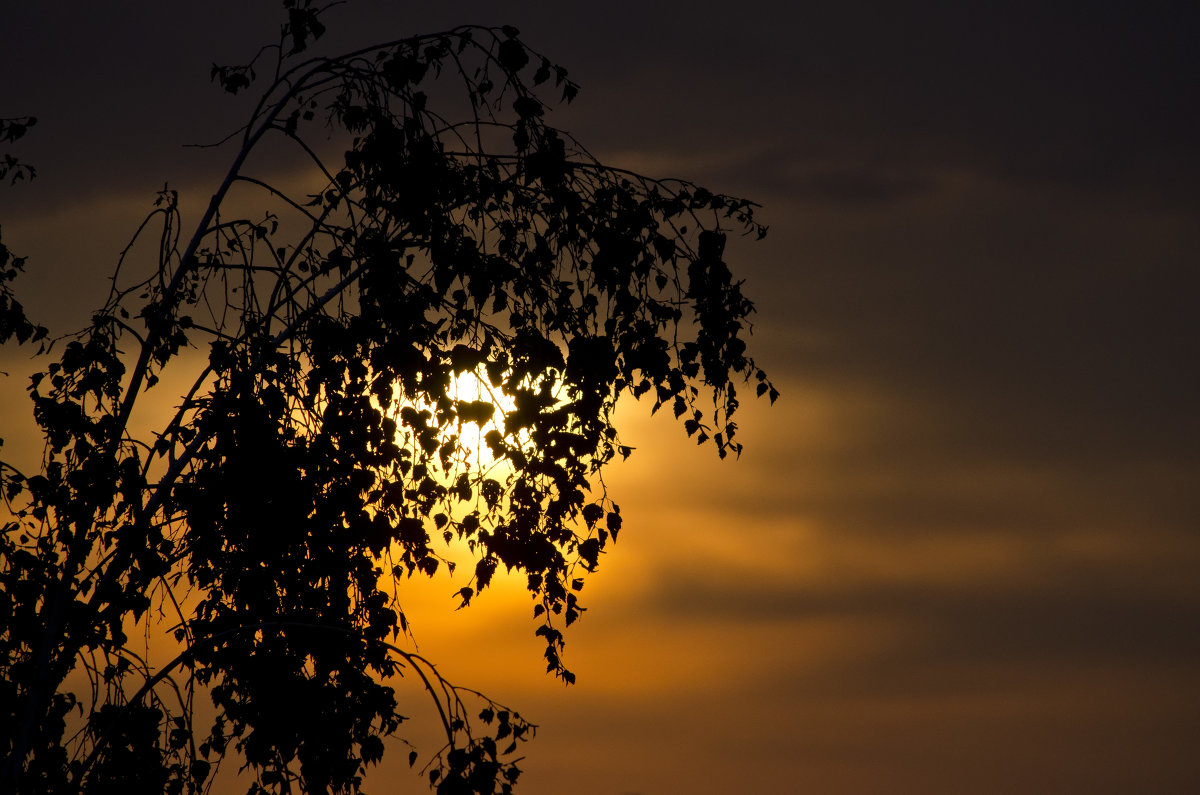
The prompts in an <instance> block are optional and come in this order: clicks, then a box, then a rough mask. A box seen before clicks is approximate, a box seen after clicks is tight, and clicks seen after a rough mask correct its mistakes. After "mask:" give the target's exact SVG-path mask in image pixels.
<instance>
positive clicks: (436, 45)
mask: <svg viewBox="0 0 1200 795" xmlns="http://www.w3.org/2000/svg"><path fill="white" fill-rule="evenodd" d="M284 5H285V7H287V10H288V23H287V25H285V26H284V28H283V35H282V37H281V39H280V42H279V44H278V45H277V46H274V47H270V48H264V50H263V51H262V52H261V53H260V54H259V56H258V57H257V58H256V59H255V61H253V62H251V63H250V64H247V65H244V66H232V67H230V66H222V67H218V66H214V67H213V72H212V74H213V78H214V79H215V80H216V81H217V82H218V83H219V84H220V85H221V86H222V87H223V88H224V89H225V90H227V91H229V92H233V93H236V92H238V91H241V90H245V89H247V88H249V87H251V85H253V84H254V82H255V80H256V78H257V73H258V72H259V71H267V70H268V69H270V71H271V72H272V77H271V79H270V82H269V85H268V86H267V87H266V89H265V91H264V92H263V94H262V98H261V100H260V101H259V102H258V104H257V105H256V107H255V109H254V111H253V114H252V116H251V118H250V119H249V121H248V123H247V124H246V126H245V127H244V128H242V129H241V130H239V131H238V132H237V133H236V134H235V135H234V136H231V139H230V141H232V142H233V143H232V145H233V146H235V147H236V151H235V153H234V155H233V159H232V163H231V165H230V167H229V169H228V172H227V173H226V175H225V178H224V180H223V182H222V183H221V184H220V187H219V188H218V189H217V191H216V193H215V194H214V195H213V197H212V200H211V202H210V203H209V205H208V208H207V210H206V211H205V212H204V214H203V215H202V217H201V218H200V219H199V220H198V221H197V222H196V223H195V225H194V227H193V229H194V231H192V232H191V234H190V236H187V235H185V233H184V227H183V219H182V217H181V214H180V212H179V209H178V205H177V195H176V193H175V192H174V191H172V190H170V189H167V188H164V190H163V191H162V192H161V193H160V194H159V195H158V197H157V200H156V201H155V206H154V209H153V211H152V212H151V213H150V215H149V216H148V217H147V219H146V220H145V222H143V224H142V226H141V227H140V228H139V230H138V232H137V234H136V235H135V236H134V241H138V240H142V241H143V242H144V241H145V239H147V238H148V237H150V236H151V235H153V236H154V238H155V240H154V242H153V245H154V247H155V248H156V250H157V263H156V267H153V268H150V269H147V270H148V272H146V273H143V274H139V275H130V271H131V270H132V269H133V267H134V266H133V264H132V262H133V260H134V259H135V254H134V252H135V251H141V250H142V249H141V248H135V247H134V244H133V243H131V244H130V248H129V249H127V250H126V253H125V254H123V255H122V257H121V259H120V261H119V262H118V263H117V266H116V269H115V271H114V273H113V277H112V288H111V291H110V293H109V295H108V298H107V300H106V301H105V302H104V304H103V306H101V307H100V308H99V309H98V310H97V311H96V312H95V314H94V315H93V316H92V320H91V324H90V325H89V326H88V327H87V328H85V329H84V330H82V331H80V332H78V333H75V334H71V335H67V336H65V337H60V338H57V339H55V340H54V341H53V342H52V343H50V342H48V341H47V340H46V339H44V338H45V337H46V331H45V329H43V328H41V327H39V326H37V325H35V324H34V323H32V322H31V321H30V320H29V319H27V318H26V316H25V313H24V311H23V309H22V307H21V305H20V304H19V303H17V302H16V301H15V299H14V298H13V296H12V292H11V289H10V284H9V282H10V281H11V280H12V278H13V277H15V276H16V275H17V272H18V271H20V270H21V266H22V265H23V261H22V260H20V259H18V258H15V257H13V256H11V255H10V253H9V252H8V251H7V249H5V248H3V247H2V246H0V341H7V340H9V339H11V338H15V339H16V340H17V341H18V342H21V343H24V342H26V341H30V340H32V341H34V342H36V341H38V340H41V341H42V345H43V349H44V350H45V351H51V352H57V358H56V360H54V361H53V362H52V363H50V364H48V365H47V366H46V367H45V369H44V371H43V372H40V373H38V374H36V375H34V376H33V377H32V380H31V383H30V387H29V393H30V397H31V400H32V402H33V408H34V416H35V419H36V422H37V423H38V425H39V426H40V428H41V430H42V433H43V435H44V438H45V451H44V455H43V460H42V465H41V468H40V471H39V472H38V473H37V474H33V475H26V474H24V473H22V472H21V471H19V470H18V469H17V468H16V467H14V466H13V465H11V464H7V463H0V478H2V481H0V486H2V490H3V498H4V504H5V506H6V508H7V511H8V517H7V518H6V519H4V520H3V521H4V528H3V529H4V532H3V534H2V537H0V629H2V631H0V670H2V672H3V680H2V682H0V749H2V751H3V755H4V760H5V761H4V769H3V779H2V780H0V790H2V791H4V792H11V793H32V792H38V793H44V792H53V793H60V792H72V793H74V792H108V791H110V790H112V791H117V790H119V791H122V792H142V791H145V792H156V793H157V792H172V793H178V792H200V791H203V790H204V789H205V787H206V786H207V784H208V783H209V782H211V779H212V776H213V775H214V768H215V766H217V765H218V764H219V763H220V762H221V760H223V759H225V758H226V757H227V756H235V757H240V760H241V761H240V762H239V764H245V765H246V766H247V767H248V769H249V770H250V771H251V772H252V774H253V776H254V784H253V785H252V787H251V792H297V791H303V792H313V793H317V792H329V791H334V792H353V791H356V790H357V789H358V787H359V784H360V783H361V777H362V775H363V772H364V770H365V768H366V766H367V765H369V764H372V763H376V762H378V761H379V760H380V758H381V757H382V755H383V752H384V739H385V738H388V737H395V738H396V739H397V741H400V738H401V732H400V727H401V723H402V721H403V720H405V718H404V717H403V716H402V715H401V713H400V712H399V709H400V706H399V702H398V696H397V692H396V690H395V689H394V687H393V686H394V685H396V684H397V683H398V677H400V676H402V675H406V674H411V676H410V677H409V679H408V680H406V681H417V682H419V683H421V684H422V685H423V687H424V689H425V690H426V691H427V694H428V696H430V697H431V698H432V702H433V711H434V712H436V714H437V715H438V716H439V719H440V721H441V724H442V727H443V729H444V732H445V738H446V744H445V746H444V747H443V748H441V749H440V750H438V751H436V752H433V753H427V754H426V757H425V759H424V760H422V764H423V768H424V770H425V771H426V772H427V774H428V777H429V780H430V782H431V783H432V784H434V785H436V788H437V791H438V792H439V793H459V792H470V793H492V792H510V791H511V789H512V785H513V783H514V782H515V781H516V780H517V777H518V774H519V772H520V771H519V768H518V767H517V766H516V764H515V761H516V757H515V753H516V751H517V746H518V745H519V743H520V742H521V741H523V740H525V739H527V738H528V737H529V736H530V735H531V733H532V727H531V725H530V724H529V723H527V722H526V721H525V720H523V719H522V718H521V717H520V716H519V715H518V714H517V713H516V712H514V711H512V710H509V709H506V708H504V707H502V706H501V705H498V704H496V703H494V702H492V701H491V700H490V699H488V698H486V697H484V696H483V695H481V694H479V693H476V692H475V691H472V690H469V689H467V688H462V687H458V686H455V685H452V684H451V683H449V682H447V681H446V680H445V679H444V678H442V677H441V676H440V675H439V673H438V671H437V669H436V668H435V666H434V665H433V664H432V663H431V662H430V661H428V660H426V659H424V658H423V657H421V656H419V655H417V654H415V653H413V652H412V651H411V650H410V648H406V644H405V642H404V641H405V640H406V639H407V621H406V618H405V615H404V612H403V609H402V598H403V583H404V581H405V580H406V579H407V578H410V577H413V576H415V575H418V574H419V575H422V576H428V577H434V576H440V574H439V573H440V572H445V571H446V570H448V569H449V570H452V569H453V566H454V562H453V561H452V560H451V559H450V555H449V553H448V552H447V549H448V545H449V544H450V543H451V542H454V543H461V544H465V545H466V546H467V547H468V548H469V549H470V551H471V552H472V553H473V563H474V570H473V571H472V572H469V577H468V580H467V584H466V585H464V586H463V587H462V588H461V589H459V590H458V591H457V593H456V594H455V597H456V599H457V602H458V603H459V604H460V606H466V605H468V604H469V603H470V601H471V599H472V598H473V597H474V596H475V595H476V593H478V592H480V591H483V590H484V589H486V588H487V586H488V584H489V582H490V581H491V580H492V577H493V574H494V573H495V572H496V570H497V568H498V567H500V566H503V567H505V568H506V569H507V570H510V571H517V572H521V573H523V575H524V576H525V577H526V579H527V585H528V589H529V591H530V593H531V594H532V596H533V604H534V615H535V621H536V634H537V635H538V636H540V637H541V638H542V639H543V640H544V642H545V644H546V651H545V657H546V662H547V669H548V670H549V671H551V672H553V673H555V674H556V675H557V676H559V677H562V678H563V679H564V680H565V681H567V682H571V681H573V679H574V677H573V675H572V674H571V672H570V671H569V670H568V669H567V668H566V667H565V666H564V664H563V659H562V650H563V629H564V628H565V627H566V626H568V625H570V624H571V623H572V622H573V621H575V620H576V619H577V618H578V616H579V615H580V613H581V611H583V609H584V608H583V606H582V605H581V603H580V601H579V592H580V591H581V589H582V588H583V585H584V580H585V575H586V573H588V572H591V571H594V570H595V569H596V567H597V565H598V563H599V556H600V554H601V553H602V552H603V551H604V550H605V549H606V547H607V546H608V544H609V542H610V541H612V540H614V539H615V538H616V537H617V534H618V532H619V531H620V528H621V514H620V510H619V508H618V507H617V505H616V504H615V503H614V502H613V501H612V499H611V498H610V497H609V495H608V494H607V492H606V490H605V489H604V484H603V478H602V469H603V467H604V465H605V464H607V463H609V462H610V461H612V460H614V458H616V457H618V456H619V457H627V456H628V455H629V453H630V449H629V448H628V447H626V446H625V445H623V444H622V442H621V440H620V437H619V436H618V434H617V430H616V428H614V426H613V424H612V417H613V409H614V407H615V405H616V403H617V401H618V399H619V398H620V397H622V396H624V395H633V396H637V397H643V396H644V397H645V398H646V399H647V400H648V401H649V402H650V403H651V404H652V407H653V410H658V409H659V408H661V407H664V406H665V407H667V408H668V409H669V410H670V411H672V412H673V414H674V415H675V416H676V417H677V418H679V419H680V420H681V421H682V423H683V425H684V427H685V429H686V432H687V433H688V434H689V435H691V436H694V437H695V438H697V439H698V441H700V442H706V441H707V442H711V443H712V444H713V445H714V446H715V449H716V450H717V452H718V453H719V454H720V455H721V456H722V457H724V456H725V455H726V454H727V453H729V452H731V451H732V452H735V453H736V452H739V451H740V445H739V443H738V442H737V441H736V440H735V434H736V425H735V423H734V421H733V417H734V414H735V411H736V409H737V407H738V400H737V393H736V390H735V382H737V381H743V380H745V381H750V382H752V383H754V385H755V388H756V390H757V393H758V394H759V395H764V394H766V395H768V396H769V397H770V398H771V400H774V398H775V396H776V393H775V390H774V388H773V387H772V386H771V385H770V383H769V381H768V380H767V378H766V376H765V374H764V373H763V372H762V371H761V370H759V369H757V368H756V366H755V365H754V363H753V361H752V360H751V359H750V358H749V357H748V356H747V355H746V352H745V344H744V341H743V337H744V332H746V331H747V328H748V325H747V317H748V315H749V314H750V313H751V312H752V306H751V304H750V303H749V302H748V301H747V300H746V298H745V297H744V296H743V295H742V292H741V289H740V282H736V281H734V280H733V278H732V276H731V274H730V271H729V269H728V268H727V266H726V264H725V262H724V261H723V248H724V242H725V235H726V232H727V231H736V232H739V233H743V234H750V235H752V236H757V237H761V236H762V235H763V234H764V233H765V228H764V227H762V226H761V225H759V224H758V223H757V222H756V221H755V220H754V217H753V210H754V206H753V205H752V204H751V203H750V202H748V201H744V200H740V199H734V198H731V197H728V196H723V195H718V194H714V193H711V192H709V191H707V190H704V189H703V188H700V187H697V186H695V185H693V184H691V183H689V182H686V181H678V180H656V179H649V178H647V177H644V176H640V175H638V174H634V173H631V172H627V171H624V170H621V169H618V168H612V167H609V166H605V165H602V164H600V163H598V162H597V161H596V160H595V159H594V158H592V157H591V156H590V155H589V154H588V153H587V152H586V150H584V149H583V147H582V146H580V145H579V144H578V143H577V142H576V141H575V140H574V139H573V138H572V137H571V136H570V135H568V134H566V133H565V132H563V131H561V130H557V129H555V128H554V127H552V126H550V124H549V123H548V122H547V120H546V118H547V111H548V109H549V108H548V104H547V103H548V100H547V97H548V96H553V97H554V98H555V99H556V100H557V99H559V98H561V100H563V101H567V102H570V101H571V100H572V99H573V98H574V97H575V94H576V91H577V87H576V85H575V84H574V83H573V82H572V81H571V80H570V79H569V78H568V77H567V72H566V70H565V69H563V68H561V67H558V66H555V65H553V64H552V63H551V62H550V61H549V60H547V59H546V58H544V57H542V56H541V55H540V54H539V53H537V52H535V51H534V50H532V49H530V48H529V47H527V46H526V45H525V44H524V43H523V42H522V40H521V39H520V38H519V34H518V31H516V30H515V29H512V28H508V27H505V28H499V29H492V28H480V27H460V28H455V29H453V30H450V31H446V32H443V33H437V34H433V35H422V36H414V37H410V38H405V39H401V40H397V41H391V42H387V43H384V44H380V45H377V46H373V47H368V48H365V49H361V50H358V51H355V52H351V53H347V54H345V55H341V56H338V57H309V56H308V55H306V54H305V52H306V48H307V45H308V44H309V43H310V42H311V41H312V40H314V39H316V38H318V37H319V36H320V35H321V34H322V33H323V31H324V27H323V24H322V22H321V19H320V16H321V12H322V9H321V8H318V7H314V6H312V5H311V3H306V2H294V0H289V1H288V2H285V3H284ZM29 123H30V120H28V119H10V120H6V121H5V122H4V124H5V127H4V130H3V131H4V133H5V137H7V138H8V139H9V140H14V139H15V138H16V137H19V136H20V135H21V134H23V133H24V131H25V129H26V128H27V127H28V126H29ZM318 132H319V133H320V134H316V133H318ZM285 144H286V145H287V146H288V147H290V151H292V152H294V153H295V154H296V155H297V156H298V157H299V158H301V159H302V160H303V161H304V162H305V163H306V164H307V165H306V167H307V169H308V171H309V172H310V174H311V175H313V178H314V180H315V181H314V182H313V185H314V190H313V191H312V192H311V193H304V192H301V193H299V194H297V193H295V192H288V191H286V190H285V189H283V188H282V187H279V186H277V185H275V184H272V183H271V182H269V181H268V180H266V179H263V178H260V177H256V176H253V175H252V173H251V171H250V170H249V165H250V159H251V156H252V155H254V154H255V153H257V152H259V151H260V150H262V149H263V148H264V147H267V146H270V147H272V148H273V149H272V151H273V152H274V153H275V154H276V155H277V154H278V152H279V151H280V150H283V149H284V147H285ZM339 150H341V151H340V152H339ZM6 162H8V161H6ZM18 165H20V167H21V168H22V169H28V167H27V166H24V165H22V164H18V163H17V162H16V161H15V160H13V161H11V163H10V169H11V168H15V167H16V166H18ZM22 173H25V172H22ZM28 175H30V176H31V175H32V172H29V174H28ZM250 197H257V198H256V201H257V202H258V204H257V206H258V207H259V208H261V209H260V212H261V215H256V216H250V215H246V214H245V213H244V212H239V211H237V210H236V209H234V208H236V207H244V206H246V205H247V204H248V203H249V200H250ZM127 354H128V355H127ZM168 369H170V372H171V373H172V374H175V373H181V372H186V373H187V377H188V379H189V380H190V382H191V383H192V386H191V387H190V388H189V389H187V390H186V391H185V392H184V393H183V394H182V395H181V396H180V397H179V398H178V400H177V401H176V402H175V404H174V406H175V408H174V413H173V415H172V416H169V417H164V419H163V423H162V424H161V425H160V426H158V427H159V430H158V431H157V432H155V433H153V434H150V435H148V436H146V437H145V438H138V437H136V436H135V435H134V434H133V431H132V430H131V429H132V427H133V426H132V425H131V419H132V418H133V417H134V415H135V410H137V409H138V408H139V401H141V403H142V404H143V408H142V412H143V413H144V412H145V411H146V409H145V408H144V403H145V401H144V399H143V396H144V395H145V394H146V393H147V391H148V390H150V389H151V388H152V387H154V386H155V384H156V383H158V382H159V380H160V379H161V378H162V377H163V375H164V372H165V371H167V370H168ZM472 438H475V439H476V440H477V441H476V442H475V443H474V444H472V443H471V442H470V440H471V439H472ZM151 614H154V615H163V614H166V615H169V616H170V617H169V618H168V619H166V620H165V621H166V624H167V626H168V628H169V633H170V635H171V636H172V637H173V640H174V642H175V643H176V644H177V649H176V651H175V652H173V654H174V655H175V656H174V657H173V658H172V659H170V660H169V661H168V662H166V663H163V664H159V665H157V666H154V665H152V664H151V663H150V661H148V660H146V659H143V657H142V656H141V655H139V653H138V652H137V651H136V646H135V645H134V644H131V643H130V642H129V637H128V633H129V632H130V631H131V630H133V628H134V627H135V626H136V625H137V624H138V622H140V621H148V620H150V615H151ZM76 683H78V684H76ZM205 701H211V708H210V707H208V706H198V705H201V704H202V702H205ZM418 760H421V757H420V756H419V753H418V750H416V749H413V750H412V751H411V753H410V755H409V762H410V764H415V763H416V762H417V761H418Z"/></svg>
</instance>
